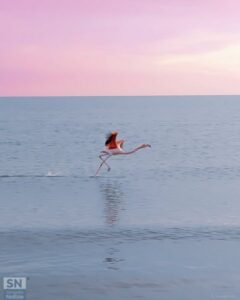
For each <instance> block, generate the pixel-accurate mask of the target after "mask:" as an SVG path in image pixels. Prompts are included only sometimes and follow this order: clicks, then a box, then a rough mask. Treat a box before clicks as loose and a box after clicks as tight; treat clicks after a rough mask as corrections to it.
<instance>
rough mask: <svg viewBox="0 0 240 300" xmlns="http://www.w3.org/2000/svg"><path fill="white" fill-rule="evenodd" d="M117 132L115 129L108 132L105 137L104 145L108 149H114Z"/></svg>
mask: <svg viewBox="0 0 240 300" xmlns="http://www.w3.org/2000/svg"><path fill="white" fill-rule="evenodd" d="M117 135H118V133H117V132H116V131H113V132H110V133H109V134H108V135H107V137H106V142H105V146H106V147H108V149H114V148H117V142H116V138H117Z"/></svg>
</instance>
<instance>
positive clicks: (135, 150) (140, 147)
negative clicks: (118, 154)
mask: <svg viewBox="0 0 240 300" xmlns="http://www.w3.org/2000/svg"><path fill="white" fill-rule="evenodd" d="M142 148H144V147H143V145H140V146H138V147H136V148H134V149H133V150H131V151H128V152H123V154H132V153H135V152H137V151H138V150H140V149H142Z"/></svg>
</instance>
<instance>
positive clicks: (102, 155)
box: [99, 154, 111, 171]
mask: <svg viewBox="0 0 240 300" xmlns="http://www.w3.org/2000/svg"><path fill="white" fill-rule="evenodd" d="M106 155H107V156H109V154H101V155H99V158H100V159H101V160H102V162H103V163H104V164H105V165H106V166H107V168H108V171H110V170H111V168H110V166H109V164H107V163H106V160H107V159H108V157H107V158H106V159H103V157H104V156H106Z"/></svg>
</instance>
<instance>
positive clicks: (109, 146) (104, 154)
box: [95, 131, 151, 176]
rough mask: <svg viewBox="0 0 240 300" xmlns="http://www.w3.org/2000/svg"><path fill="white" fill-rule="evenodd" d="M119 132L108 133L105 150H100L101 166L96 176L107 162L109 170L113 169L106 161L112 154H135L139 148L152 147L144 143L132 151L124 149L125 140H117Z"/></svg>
mask: <svg viewBox="0 0 240 300" xmlns="http://www.w3.org/2000/svg"><path fill="white" fill-rule="evenodd" d="M117 135H118V132H116V131H113V132H111V133H109V134H108V135H107V139H106V142H105V146H106V148H105V150H103V151H101V152H100V155H99V158H100V159H101V161H102V162H101V164H100V166H99V168H98V169H97V172H96V174H95V176H97V174H98V172H99V171H100V169H101V167H102V166H103V165H104V164H105V165H106V167H107V168H108V171H110V170H111V168H110V166H109V164H108V163H107V162H106V161H107V160H108V159H109V158H110V157H111V156H112V155H128V154H133V153H135V152H137V151H138V150H140V149H142V148H146V147H151V145H149V144H142V145H140V146H138V147H136V148H134V149H133V150H131V151H124V150H123V144H124V140H119V141H117V140H116V138H117Z"/></svg>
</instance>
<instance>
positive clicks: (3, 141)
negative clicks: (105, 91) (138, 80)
mask: <svg viewBox="0 0 240 300" xmlns="http://www.w3.org/2000/svg"><path fill="white" fill-rule="evenodd" d="M113 130H114V131H118V132H119V138H123V139H125V149H126V150H131V149H132V148H134V147H136V146H137V145H139V144H141V143H149V144H151V145H152V148H151V149H148V148H147V149H143V150H140V151H139V152H137V153H135V154H133V155H130V156H127V157H125V156H122V157H113V158H111V159H110V160H109V164H110V165H111V168H112V169H111V171H110V172H107V170H106V168H104V167H103V168H102V170H101V171H100V173H99V176H98V177H94V176H93V175H94V173H95V171H96V169H97V167H98V165H99V159H98V154H99V152H100V151H101V150H102V149H103V147H104V142H105V135H106V133H108V132H109V131H113ZM239 183H240V96H221V97H218V96H214V97H206V96H205V97H69V98H68V97H61V98H57V97H56V98H55V97H54V98H50V97H49V98H48V97H44V98H0V192H1V195H0V275H1V276H8V275H11V276H12V275H26V276H29V278H30V282H29V284H28V286H29V294H30V298H29V299H39V300H40V299H51V300H53V299H91V300H93V299H108V298H109V299H112V297H113V295H114V297H115V298H116V299H119V300H120V299H134V298H141V299H159V295H162V297H163V298H161V299H184V300H186V299H193V298H194V299H219V298H221V297H224V298H225V299H228V298H229V299H230V298H231V299H239V297H240V288H239V287H240V254H239V253H240V184H239ZM31 278H32V282H31ZM64 293H65V294H64ZM64 295H65V296H64ZM164 297H165V298H164Z"/></svg>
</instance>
